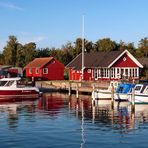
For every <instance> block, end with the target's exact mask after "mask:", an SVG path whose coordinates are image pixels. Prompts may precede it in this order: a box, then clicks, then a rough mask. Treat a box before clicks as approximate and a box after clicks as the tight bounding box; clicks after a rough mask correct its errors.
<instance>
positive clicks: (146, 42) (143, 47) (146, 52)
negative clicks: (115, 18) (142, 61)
mask: <svg viewBox="0 0 148 148" xmlns="http://www.w3.org/2000/svg"><path fill="white" fill-rule="evenodd" d="M138 49H139V50H140V52H141V53H142V55H143V56H144V57H148V38H147V37H145V38H143V39H141V40H140V41H139V44H138Z"/></svg>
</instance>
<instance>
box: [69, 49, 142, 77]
mask: <svg viewBox="0 0 148 148" xmlns="http://www.w3.org/2000/svg"><path fill="white" fill-rule="evenodd" d="M67 67H68V68H69V78H70V80H81V79H82V78H83V80H118V79H122V78H126V79H130V78H132V79H139V68H143V66H142V65H141V64H140V62H139V61H138V60H137V59H136V58H135V57H134V56H133V55H131V54H130V52H129V51H127V50H124V51H110V52H96V53H84V67H83V69H84V70H83V71H84V72H83V77H82V54H80V55H78V56H77V57H76V58H75V59H74V60H72V61H71V62H70V63H69V64H68V65H67Z"/></svg>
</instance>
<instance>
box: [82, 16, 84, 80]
mask: <svg viewBox="0 0 148 148" xmlns="http://www.w3.org/2000/svg"><path fill="white" fill-rule="evenodd" d="M82 80H84V15H83V16H82Z"/></svg>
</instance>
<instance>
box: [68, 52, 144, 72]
mask: <svg viewBox="0 0 148 148" xmlns="http://www.w3.org/2000/svg"><path fill="white" fill-rule="evenodd" d="M124 53H127V54H128V55H129V56H130V58H132V60H133V61H134V62H135V63H136V64H137V65H138V66H139V67H143V66H142V65H141V64H140V63H139V62H138V61H137V60H136V59H135V58H134V57H133V56H132V55H131V54H130V53H129V52H128V51H127V50H124V51H109V52H94V53H84V66H85V67H87V68H91V67H108V68H109V67H111V66H112V65H113V64H114V63H115V62H116V61H117V60H118V59H119V58H120V57H121V56H122V55H123V54H124ZM66 67H68V68H73V69H75V70H81V69H82V54H79V55H78V56H77V57H76V58H75V59H73V60H72V61H71V62H70V63H69V64H68V65H67V66H66Z"/></svg>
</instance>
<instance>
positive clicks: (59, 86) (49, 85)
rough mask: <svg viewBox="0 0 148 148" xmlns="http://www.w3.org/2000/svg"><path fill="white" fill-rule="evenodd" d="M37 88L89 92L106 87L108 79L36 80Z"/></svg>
mask: <svg viewBox="0 0 148 148" xmlns="http://www.w3.org/2000/svg"><path fill="white" fill-rule="evenodd" d="M35 85H36V86H37V87H38V88H39V89H41V90H45V92H46V91H67V92H69V91H71V92H76V91H78V92H79V93H87V94H91V92H92V91H93V88H95V89H106V88H108V86H109V81H105V82H104V81H97V82H95V81H89V82H87V81H66V80H65V81H64V80H62V81H36V84H35Z"/></svg>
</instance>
